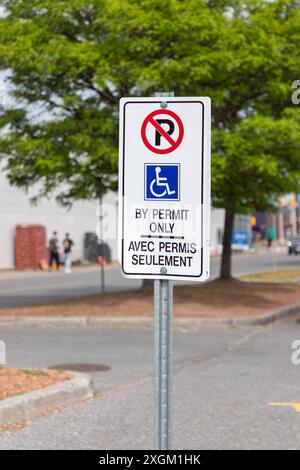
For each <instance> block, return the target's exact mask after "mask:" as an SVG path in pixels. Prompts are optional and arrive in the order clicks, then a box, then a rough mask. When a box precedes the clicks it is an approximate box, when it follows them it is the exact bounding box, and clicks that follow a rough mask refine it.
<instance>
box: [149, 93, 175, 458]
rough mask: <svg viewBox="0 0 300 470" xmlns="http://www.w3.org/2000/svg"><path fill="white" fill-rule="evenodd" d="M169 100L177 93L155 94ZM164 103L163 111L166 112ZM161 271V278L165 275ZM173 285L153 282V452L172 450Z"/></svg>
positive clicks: (164, 270)
mask: <svg viewBox="0 0 300 470" xmlns="http://www.w3.org/2000/svg"><path fill="white" fill-rule="evenodd" d="M155 96H156V97H163V98H167V97H168V96H174V93H155ZM167 106H168V105H167V102H166V101H162V102H161V107H162V108H166V107H167ZM166 273H167V270H166V268H161V274H166ZM172 353H173V284H172V282H171V281H168V280H160V279H159V280H155V281H154V391H153V393H154V397H153V398H154V400H153V404H154V430H153V431H154V449H158V450H168V449H171V447H172V419H171V418H172V361H173V360H172Z"/></svg>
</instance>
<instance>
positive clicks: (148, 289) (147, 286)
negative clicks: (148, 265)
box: [141, 279, 154, 294]
mask: <svg viewBox="0 0 300 470" xmlns="http://www.w3.org/2000/svg"><path fill="white" fill-rule="evenodd" d="M153 282H154V281H153V280H152V279H143V284H142V287H141V290H142V291H143V292H145V293H149V294H151V293H152V292H153Z"/></svg>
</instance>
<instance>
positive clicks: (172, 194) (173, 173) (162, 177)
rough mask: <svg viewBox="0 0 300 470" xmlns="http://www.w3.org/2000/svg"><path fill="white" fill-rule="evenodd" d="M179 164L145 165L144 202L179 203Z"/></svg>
mask: <svg viewBox="0 0 300 470" xmlns="http://www.w3.org/2000/svg"><path fill="white" fill-rule="evenodd" d="M179 181H180V164H179V163H170V164H167V163H161V164H159V165H158V164H151V163H146V164H145V201H155V200H164V201H179V200H180V195H179Z"/></svg>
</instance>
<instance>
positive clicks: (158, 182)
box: [150, 166, 176, 197]
mask: <svg viewBox="0 0 300 470" xmlns="http://www.w3.org/2000/svg"><path fill="white" fill-rule="evenodd" d="M160 173H161V168H160V167H159V166H157V167H156V168H155V178H154V180H152V182H151V183H150V192H151V193H152V194H153V196H154V197H164V196H166V195H168V196H171V195H172V194H175V193H176V191H171V189H170V186H169V183H168V182H167V181H168V178H166V177H165V176H159V175H160ZM155 186H156V190H157V189H161V190H160V192H159V193H158V192H156V191H155V190H154V187H155Z"/></svg>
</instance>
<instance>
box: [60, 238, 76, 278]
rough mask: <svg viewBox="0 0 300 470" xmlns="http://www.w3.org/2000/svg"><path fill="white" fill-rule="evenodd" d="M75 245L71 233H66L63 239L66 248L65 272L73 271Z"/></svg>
mask: <svg viewBox="0 0 300 470" xmlns="http://www.w3.org/2000/svg"><path fill="white" fill-rule="evenodd" d="M73 245H74V242H73V240H72V239H71V238H70V235H69V233H66V236H65V239H64V240H63V249H64V262H65V272H66V273H68V274H69V273H71V272H72V246H73Z"/></svg>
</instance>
